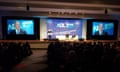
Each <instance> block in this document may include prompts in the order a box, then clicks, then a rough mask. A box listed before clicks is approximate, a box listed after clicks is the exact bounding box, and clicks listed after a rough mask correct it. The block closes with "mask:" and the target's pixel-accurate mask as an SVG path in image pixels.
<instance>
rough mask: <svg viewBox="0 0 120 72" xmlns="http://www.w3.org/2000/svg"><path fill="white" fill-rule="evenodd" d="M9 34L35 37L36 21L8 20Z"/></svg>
mask: <svg viewBox="0 0 120 72" xmlns="http://www.w3.org/2000/svg"><path fill="white" fill-rule="evenodd" d="M7 34H8V35H9V34H16V35H19V34H26V35H34V21H33V20H15V19H8V20H7Z"/></svg>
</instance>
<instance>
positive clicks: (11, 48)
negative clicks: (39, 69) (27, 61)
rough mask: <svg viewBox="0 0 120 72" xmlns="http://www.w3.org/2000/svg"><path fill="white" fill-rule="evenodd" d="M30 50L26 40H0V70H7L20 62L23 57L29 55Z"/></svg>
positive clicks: (2, 71)
mask: <svg viewBox="0 0 120 72" xmlns="http://www.w3.org/2000/svg"><path fill="white" fill-rule="evenodd" d="M31 54H32V50H31V48H30V45H29V43H28V42H26V43H21V42H19V43H15V42H1V43H0V72H9V71H10V70H11V69H12V68H13V67H15V66H16V65H17V64H18V63H20V62H21V61H22V60H23V58H25V57H27V56H30V55H31Z"/></svg>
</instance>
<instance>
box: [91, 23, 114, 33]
mask: <svg viewBox="0 0 120 72" xmlns="http://www.w3.org/2000/svg"><path fill="white" fill-rule="evenodd" d="M92 35H114V23H113V22H93V24H92Z"/></svg>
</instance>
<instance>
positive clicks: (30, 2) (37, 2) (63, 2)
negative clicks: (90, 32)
mask: <svg viewBox="0 0 120 72" xmlns="http://www.w3.org/2000/svg"><path fill="white" fill-rule="evenodd" d="M27 7H29V11H31V12H45V13H46V12H55V13H57V12H61V13H62V12H64V13H86V14H104V13H105V10H107V12H109V14H119V15H120V0H90V1H89V0H9V1H8V0H0V11H26V10H28V9H27Z"/></svg>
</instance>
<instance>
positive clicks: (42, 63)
mask: <svg viewBox="0 0 120 72" xmlns="http://www.w3.org/2000/svg"><path fill="white" fill-rule="evenodd" d="M46 51H47V50H33V54H32V55H31V56H29V57H27V58H25V59H23V61H22V62H21V63H20V64H18V65H17V66H16V67H14V68H13V70H12V72H45V71H46V68H47V64H46V60H47V59H46V58H47V57H46Z"/></svg>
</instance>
